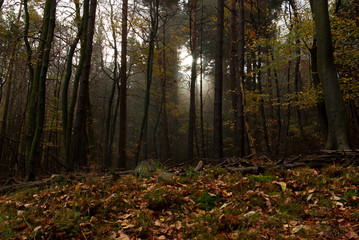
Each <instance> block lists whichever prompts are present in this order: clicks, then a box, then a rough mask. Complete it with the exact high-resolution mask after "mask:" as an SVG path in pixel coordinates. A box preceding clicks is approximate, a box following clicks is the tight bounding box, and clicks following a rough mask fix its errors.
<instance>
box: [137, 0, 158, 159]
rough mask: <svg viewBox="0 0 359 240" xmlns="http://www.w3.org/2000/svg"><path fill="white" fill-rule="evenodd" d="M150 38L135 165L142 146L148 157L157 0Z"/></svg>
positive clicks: (153, 11) (154, 3) (151, 3)
mask: <svg viewBox="0 0 359 240" xmlns="http://www.w3.org/2000/svg"><path fill="white" fill-rule="evenodd" d="M149 4H150V18H151V21H150V36H149V46H148V59H147V71H146V94H145V104H144V113H143V118H142V124H141V130H140V138H139V142H138V147H137V153H136V165H137V163H138V161H139V157H140V152H141V146H142V145H144V156H143V157H144V159H147V157H148V144H147V131H148V129H147V128H148V110H149V106H150V91H151V85H152V74H153V55H154V49H155V39H156V36H157V32H158V22H159V21H158V20H159V0H154V1H150V3H149Z"/></svg>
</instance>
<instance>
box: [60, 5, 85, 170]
mask: <svg viewBox="0 0 359 240" xmlns="http://www.w3.org/2000/svg"><path fill="white" fill-rule="evenodd" d="M75 4H76V17H75V21H76V22H78V32H77V35H76V37H75V39H74V40H73V42H72V44H71V45H70V50H69V53H68V55H67V62H66V74H65V79H64V83H63V87H62V95H61V100H62V129H63V136H64V141H63V142H64V148H65V159H66V162H67V166H68V167H69V162H70V151H71V149H70V146H71V133H72V124H73V112H74V110H73V108H74V107H75V106H74V105H73V108H72V107H71V106H72V104H71V105H70V109H69V106H68V89H69V85H70V80H71V75H72V64H73V56H74V54H75V50H76V46H77V44H78V42H79V40H80V38H81V36H82V33H83V25H84V20H83V19H82V20H81V17H80V4H79V3H78V2H75ZM80 21H81V22H80ZM82 62H83V60H80V62H79V66H81V65H82V64H81V63H82ZM79 77H80V76H79V75H78V77H77V78H76V77H75V80H74V90H76V91H74V92H73V94H74V95H75V96H76V98H77V86H78V79H79ZM76 98H75V100H76Z"/></svg>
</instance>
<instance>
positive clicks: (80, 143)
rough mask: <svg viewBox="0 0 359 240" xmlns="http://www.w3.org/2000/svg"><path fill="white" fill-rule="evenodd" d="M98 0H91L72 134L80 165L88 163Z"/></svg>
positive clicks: (75, 158)
mask: <svg viewBox="0 0 359 240" xmlns="http://www.w3.org/2000/svg"><path fill="white" fill-rule="evenodd" d="M96 7H97V0H91V1H90V6H89V15H88V25H87V29H86V34H85V35H86V36H85V39H86V41H85V42H86V53H85V57H84V65H83V68H82V72H81V77H80V89H79V96H78V101H77V110H76V120H75V124H74V132H73V135H72V152H71V161H72V162H73V163H74V164H75V165H78V166H80V167H84V166H86V165H87V161H88V159H87V153H88V134H87V119H88V107H89V105H90V103H89V78H90V69H91V56H92V42H93V35H94V31H95V18H96ZM85 25H86V24H85Z"/></svg>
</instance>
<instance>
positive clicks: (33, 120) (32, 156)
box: [25, 0, 56, 181]
mask: <svg viewBox="0 0 359 240" xmlns="http://www.w3.org/2000/svg"><path fill="white" fill-rule="evenodd" d="M55 15H56V0H46V2H45V10H44V17H43V25H42V31H41V36H40V43H39V47H38V53H39V57H38V59H37V64H36V68H35V71H34V78H33V80H32V82H31V83H32V84H31V90H30V97H29V101H30V107H29V112H28V118H27V119H28V126H27V128H28V132H27V142H26V144H27V146H26V178H25V181H29V180H32V179H34V177H35V175H36V172H37V171H38V170H39V167H40V161H41V154H40V152H39V146H40V138H41V135H42V132H43V127H44V121H45V93H46V76H47V70H48V65H49V61H50V51H51V43H52V40H53V36H54V29H55Z"/></svg>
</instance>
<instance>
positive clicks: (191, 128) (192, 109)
mask: <svg viewBox="0 0 359 240" xmlns="http://www.w3.org/2000/svg"><path fill="white" fill-rule="evenodd" d="M191 8H192V12H193V28H192V36H191V43H192V44H191V54H192V69H191V86H190V106H189V123H188V140H187V160H188V161H191V160H192V159H193V157H194V152H193V145H194V144H193V142H194V135H195V131H196V95H195V94H196V93H195V92H196V79H197V0H192V6H191Z"/></svg>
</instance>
